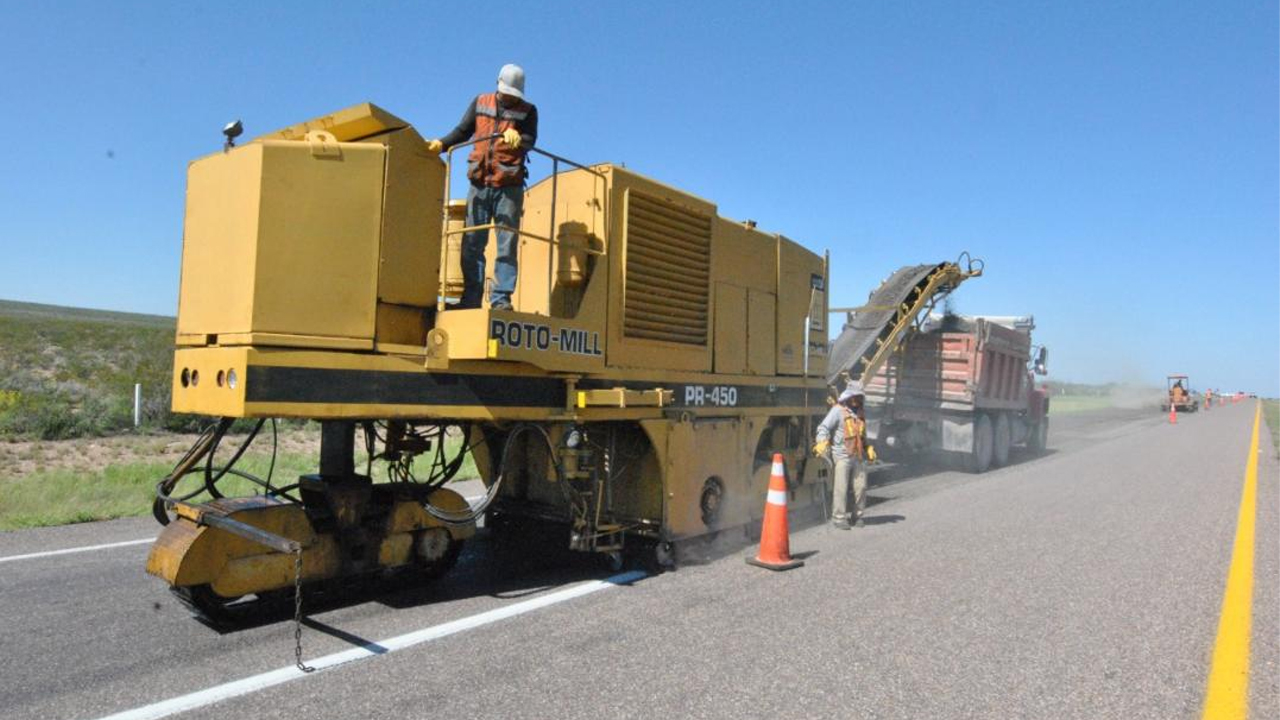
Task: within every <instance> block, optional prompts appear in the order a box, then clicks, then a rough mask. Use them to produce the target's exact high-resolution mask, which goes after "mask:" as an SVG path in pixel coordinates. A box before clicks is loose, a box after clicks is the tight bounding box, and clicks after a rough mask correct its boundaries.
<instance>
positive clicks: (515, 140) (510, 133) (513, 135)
mask: <svg viewBox="0 0 1280 720" xmlns="http://www.w3.org/2000/svg"><path fill="white" fill-rule="evenodd" d="M502 139H503V140H505V141H506V142H507V144H508V145H510V146H511V147H513V148H519V147H520V133H518V132H516V130H515V128H507V129H506V130H503V131H502Z"/></svg>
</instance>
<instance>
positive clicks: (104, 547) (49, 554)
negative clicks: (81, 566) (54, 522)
mask: <svg viewBox="0 0 1280 720" xmlns="http://www.w3.org/2000/svg"><path fill="white" fill-rule="evenodd" d="M155 541H156V539H155V538H143V539H141V540H125V541H124V542H117V543H107V544H105V545H85V546H84V547H73V548H67V549H65V550H49V551H47V552H38V553H28V554H26V555H10V556H8V557H0V563H5V562H11V561H13V560H34V559H36V558H42V557H52V556H54V555H70V554H71V553H81V552H89V551H90V550H110V549H111V548H118V547H126V546H128V545H141V544H142V543H149V542H155Z"/></svg>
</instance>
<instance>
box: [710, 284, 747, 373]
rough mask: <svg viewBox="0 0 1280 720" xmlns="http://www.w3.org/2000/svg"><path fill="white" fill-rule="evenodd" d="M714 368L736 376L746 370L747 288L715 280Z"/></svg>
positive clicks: (719, 371)
mask: <svg viewBox="0 0 1280 720" xmlns="http://www.w3.org/2000/svg"><path fill="white" fill-rule="evenodd" d="M715 327H716V330H715V347H716V355H715V371H716V372H718V373H731V374H734V375H740V374H742V373H745V372H746V371H747V291H746V289H744V288H741V287H738V286H737V285H730V284H729V283H723V282H722V283H716V326H715Z"/></svg>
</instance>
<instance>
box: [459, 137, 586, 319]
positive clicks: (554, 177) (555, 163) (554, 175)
mask: <svg viewBox="0 0 1280 720" xmlns="http://www.w3.org/2000/svg"><path fill="white" fill-rule="evenodd" d="M501 137H502V135H501V133H494V134H492V135H488V136H486V137H481V138H473V139H471V140H468V141H466V142H461V143H458V144H457V145H454V146H452V147H450V148H449V149H448V150H446V151H445V176H444V198H443V199H442V201H441V208H440V210H441V213H440V215H441V233H440V238H441V241H442V243H441V244H442V245H443V246H444V247H443V249H442V253H441V259H440V272H439V280H438V282H439V292H438V293H437V295H436V311H437V312H440V311H443V310H444V307H445V300H444V298H445V282H446V280H447V278H448V273H449V243H448V237H449V235H451V234H454V233H450V232H449V200H450V199H451V196H452V195H453V151H455V150H458V149H461V148H465V147H470V146H472V145H475V144H476V143H479V142H484V141H486V140H488V141H492V140H497V139H498V138H501ZM526 152H531V153H536V154H538V155H542V156H544V157H547V158H550V159H551V227H550V229H549V231H548V233H547V235H548V237H547V242H548V243H549V244H550V247H549V248H548V250H547V315H548V316H550V314H551V290H552V285H553V279H554V272H555V269H554V268H553V267H552V262H551V260H552V257H551V253H552V251H553V250H554V249H555V247H556V246H557V245H558V244H559V239H558V238H557V237H556V236H555V229H556V225H555V222H556V201H557V199H558V193H559V185H558V182H559V175H560V163H564V164H566V165H569V166H571V167H573V168H575V169H578V170H583V171H585V172H588V173H591V175H593V176H594V177H595V178H596V179H598V180H600V181H602V182H604V183H605V188H606V193H605V200H604V202H605V203H606V205H603V206H602V208H601V211H602V212H605V210H604V207H607V203H608V193H607V189H608V182H607V181H606V179H605V176H604V173H601V172H600V171H598V170H595V169H593V168H591V167H588V166H586V165H582V164H581V163H576V162H574V161H572V160H570V159H568V158H565V157H561V156H560V155H556V154H555V153H549V152H547V151H546V150H542V149H540V148H536V147H531V148H529V149H528V150H527V151H526ZM523 213H524V204H523V202H522V203H521V214H522V215H523ZM605 225H606V227H607V226H608V215H607V213H606V214H605ZM475 227H476V228H477V229H478V228H481V227H485V228H487V229H488V230H489V231H490V232H492V231H494V230H496V229H500V228H502V229H507V230H509V231H511V232H514V233H515V235H516V237H517V238H520V237H523V236H525V235H528V236H530V237H533V238H535V239H539V240H541V239H542V238H538V237H537V236H536V235H534V234H532V233H525V232H524V231H522V230H520V229H519V228H507V227H506V226H499V225H498V224H497V223H496V222H493V221H490V222H489V223H488V224H486V225H483V226H482V225H477V226H475ZM464 239H465V235H464ZM486 244H487V243H486ZM519 251H520V250H519V248H518V247H517V252H519Z"/></svg>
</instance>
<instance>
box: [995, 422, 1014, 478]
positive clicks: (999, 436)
mask: <svg viewBox="0 0 1280 720" xmlns="http://www.w3.org/2000/svg"><path fill="white" fill-rule="evenodd" d="M1012 444H1013V436H1012V433H1011V431H1010V428H1009V416H1008V415H1006V414H1005V413H997V414H996V431H995V445H994V446H993V447H992V458H991V459H992V461H993V462H994V463H995V466H996V467H1004V466H1005V465H1007V464H1009V446H1010V445H1012Z"/></svg>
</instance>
